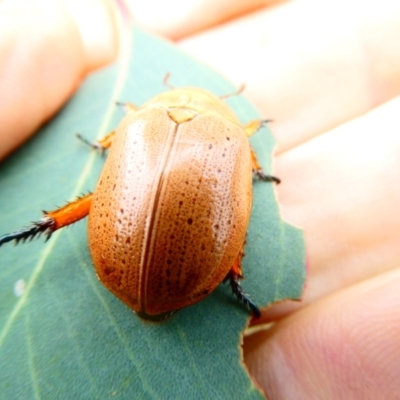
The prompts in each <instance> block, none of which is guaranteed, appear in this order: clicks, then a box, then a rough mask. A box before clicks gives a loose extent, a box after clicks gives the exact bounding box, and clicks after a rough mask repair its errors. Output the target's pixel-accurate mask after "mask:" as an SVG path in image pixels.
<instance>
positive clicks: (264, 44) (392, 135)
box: [0, 0, 400, 399]
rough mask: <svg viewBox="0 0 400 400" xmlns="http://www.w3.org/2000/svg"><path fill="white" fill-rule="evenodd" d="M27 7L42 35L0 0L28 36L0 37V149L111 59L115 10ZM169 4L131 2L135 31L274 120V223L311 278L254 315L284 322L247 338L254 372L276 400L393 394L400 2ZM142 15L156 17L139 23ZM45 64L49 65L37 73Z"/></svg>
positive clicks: (15, 28)
mask: <svg viewBox="0 0 400 400" xmlns="http://www.w3.org/2000/svg"><path fill="white" fill-rule="evenodd" d="M35 1H37V2H38V3H40V4H42V7H45V8H46V15H47V16H48V18H46V19H45V20H43V23H41V24H40V26H39V27H38V26H36V24H35V26H32V25H29V24H30V23H31V21H35V19H34V18H29V20H26V19H25V20H24V19H22V18H21V17H19V16H15V17H14V18H10V17H9V13H10V9H11V10H14V8H13V7H14V5H15V4H18V3H17V2H16V1H13V2H11V1H7V0H5V1H4V0H3V2H2V3H0V20H1V21H0V27H1V28H0V29H1V30H2V31H3V30H4V29H6V27H7V21H12V22H8V24H11V25H10V28H9V32H12V33H11V34H10V35H11V36H12V37H13V38H14V37H15V38H21V37H20V36H19V34H20V32H21V29H22V28H24V29H25V32H24V33H25V36H24V39H25V38H26V37H27V36H26V33H27V32H28V34H33V33H35V35H36V36H29V37H32V40H30V41H29V42H27V41H26V40H24V41H22V38H21V39H20V40H21V41H20V42H18V43H19V46H18V47H17V49H18V51H15V48H16V47H15V45H14V46H11V47H7V46H4V41H2V40H0V42H1V43H2V46H1V47H0V51H1V53H0V54H1V57H0V60H2V65H1V66H0V77H1V81H0V89H1V90H0V104H1V105H2V107H1V108H0V119H1V121H2V130H1V131H2V132H1V133H2V134H5V133H8V132H15V133H16V134H17V136H15V137H14V136H13V137H10V136H7V137H6V138H2V139H1V143H2V147H1V148H0V152H2V154H3V155H4V154H6V153H7V152H9V151H10V149H11V148H12V147H15V145H16V143H17V142H20V141H22V140H24V139H23V138H24V137H26V136H24V135H26V134H27V133H29V132H32V131H33V130H34V129H35V128H36V127H37V126H38V125H40V124H41V123H42V122H43V121H44V120H46V119H47V118H49V117H50V116H51V114H52V113H54V112H55V110H56V109H57V108H59V107H60V106H61V104H62V103H63V102H64V101H66V99H67V98H68V96H69V95H70V94H71V93H72V92H73V91H74V89H75V88H76V86H77V85H78V84H79V82H80V80H81V78H82V77H83V76H84V74H85V73H87V72H88V71H90V70H91V69H94V68H96V67H99V66H101V65H103V64H105V63H107V62H109V61H111V60H112V59H113V58H114V57H115V54H116V46H117V45H116V27H115V24H114V22H113V18H112V17H110V16H111V15H112V13H109V11H110V7H111V8H112V2H111V1H109V2H107V1H104V2H99V1H94V2H93V3H91V6H92V7H93V10H99V11H98V12H99V13H98V14H93V13H92V14H91V18H90V21H91V24H90V25H86V23H85V22H86V21H87V20H88V18H87V17H86V18H82V16H81V18H79V15H80V14H79V10H82V8H81V7H79V5H78V6H77V8H73V7H72V6H71V5H72V4H74V3H73V2H71V1H69V2H68V1H65V3H66V4H68V5H69V8H68V9H63V8H62V7H61V6H59V4H60V3H57V2H46V1H39V0H35ZM154 3H157V6H154ZM173 3H174V2H173V1H170V2H168V3H166V2H162V1H156V0H153V2H150V0H147V1H146V2H137V3H135V2H134V1H132V2H131V4H132V10H133V14H134V16H135V15H136V20H137V21H138V22H139V23H141V24H142V25H144V26H146V25H147V26H148V27H150V28H151V27H153V30H155V28H157V29H158V30H159V32H160V33H162V34H163V35H165V36H167V37H172V38H174V39H175V40H176V43H177V45H178V46H180V47H181V48H182V49H184V50H186V51H188V52H190V53H192V54H193V55H195V56H196V57H198V58H199V59H201V60H203V61H205V62H206V63H208V64H209V65H211V66H212V67H214V68H216V69H218V70H220V71H221V72H222V73H223V74H224V75H225V76H227V77H228V78H230V79H231V80H233V81H234V82H236V83H237V84H240V83H242V82H246V83H247V90H246V92H245V95H246V96H247V97H248V98H249V99H250V100H251V101H252V102H253V103H254V104H256V105H257V106H258V108H259V110H260V111H261V113H262V114H263V115H265V117H268V118H272V119H274V120H275V121H276V122H275V123H274V124H273V125H272V130H273V132H274V134H275V136H276V137H277V141H278V148H277V153H276V162H275V169H274V174H276V175H278V176H279V177H280V178H281V179H282V181H283V182H282V184H281V185H280V186H278V187H277V194H278V197H279V202H280V204H281V210H282V215H283V217H284V218H285V219H286V220H287V221H288V222H290V223H292V224H295V225H298V226H301V227H302V228H304V231H305V237H306V246H307V252H308V263H309V269H310V271H309V279H308V283H307V287H306V290H305V295H304V300H303V302H302V303H301V304H300V305H298V306H295V305H292V304H287V303H286V304H282V305H278V306H275V307H272V308H271V309H269V310H266V311H264V313H263V321H265V322H268V321H275V320H278V322H277V323H276V324H275V325H274V327H273V328H272V329H271V330H269V331H264V332H260V333H258V334H256V335H253V336H250V337H247V338H246V339H245V345H244V354H245V360H246V363H247V365H248V368H249V370H250V372H251V373H252V374H253V376H255V378H256V379H257V381H258V382H259V384H260V385H261V386H262V388H263V389H264V390H265V392H266V393H267V394H268V396H269V397H270V398H272V399H279V398H283V399H292V398H295V399H302V398H304V399H310V398H323V399H329V398H335V399H336V398H346V399H351V398H357V399H359V398H363V399H365V398H385V399H387V398H394V397H395V396H397V392H398V387H399V384H398V375H399V372H400V371H399V367H398V358H399V353H400V351H399V350H400V348H399V347H400V342H399V340H398V338H397V337H398V332H399V331H400V323H399V314H400V307H399V304H400V301H399V300H400V295H399V292H398V290H397V287H398V284H399V283H400V273H399V271H398V269H397V267H398V264H397V262H398V260H399V258H400V254H399V253H400V249H399V246H398V242H397V233H399V232H400V217H399V215H398V213H397V212H396V211H397V207H396V205H397V203H398V199H399V196H400V191H399V189H398V188H397V186H396V178H397V177H398V172H397V170H398V168H396V167H397V164H398V161H397V160H398V159H399V151H398V149H399V141H400V139H398V137H399V135H398V131H399V125H400V123H399V121H398V111H397V110H398V109H399V101H400V100H399V99H396V96H398V94H399V91H400V79H399V78H398V70H399V68H398V67H399V64H400V53H399V50H398V48H399V47H398V45H397V37H398V34H399V33H400V32H398V31H399V30H400V28H399V27H400V24H399V20H400V6H398V5H397V4H396V3H395V2H390V1H388V0H387V1H381V2H380V3H379V4H376V5H372V6H370V5H366V4H365V3H361V2H359V1H356V0H352V1H348V2H346V3H345V2H343V1H342V2H335V3H332V4H331V3H327V2H324V3H322V4H321V2H316V1H308V2H300V1H291V2H285V3H281V4H280V3H279V2H275V6H274V7H272V6H271V7H268V8H261V9H259V10H256V11H254V12H253V13H251V14H248V15H245V16H242V17H239V15H241V13H242V12H243V11H245V10H243V9H242V8H241V7H244V6H246V7H252V6H255V8H256V7H257V6H260V5H261V4H260V3H261V2H256V1H254V2H253V1H248V2H240V1H239V0H237V1H234V0H230V1H229V2H226V4H224V2H223V1H222V0H220V1H219V2H216V1H213V2H207V1H206V0H203V2H200V1H199V2H198V4H204V5H205V11H206V12H203V13H201V12H199V11H198V10H195V12H193V13H191V12H190V11H191V10H192V9H191V8H190V7H193V6H192V5H191V3H190V2H185V3H184V4H186V8H183V7H182V6H181V7H175V6H174V4H173ZM208 3H209V4H208ZM392 3H393V4H392ZM20 4H23V9H24V13H25V15H26V14H27V15H29V12H27V10H26V8H27V7H32V10H33V9H34V4H37V3H35V2H34V1H33V0H32V1H31V2H29V3H28V2H20ZM164 4H165V5H166V6H167V7H168V9H169V10H170V11H171V14H170V15H168V16H165V14H164V13H165V10H164V11H163V10H162V6H163V5H164ZM221 5H222V6H221ZM144 6H146V7H149V8H148V9H149V10H152V11H153V12H152V13H149V17H148V18H147V17H146V14H145V13H144V12H143V11H141V8H140V7H144ZM5 7H6V8H5ZM15 7H16V6H15ZM213 7H219V10H220V12H219V13H216V12H214V11H213ZM16 9H18V8H16ZM19 9H20V10H21V7H20V8H19ZM71 9H73V10H75V11H73V12H72V14H70V13H69V11H68V10H71ZM101 10H102V11H101ZM154 10H159V14H158V15H160V16H161V17H163V19H164V20H165V21H168V23H169V26H168V25H165V24H164V25H163V24H162V23H160V21H159V20H157V15H155V13H154ZM185 10H186V12H187V14H185ZM179 11H180V12H181V13H179ZM14 12H15V11H14ZM32 12H33V11H32ZM7 13H8V14H7ZM95 15H97V16H95ZM214 16H215V17H214ZM229 18H231V19H230V20H229V22H227V23H226V24H223V25H221V24H219V25H216V26H215V27H214V28H212V29H206V28H207V27H208V26H209V25H210V23H211V24H218V23H219V22H220V21H224V20H226V19H229ZM211 19H212V20H211ZM40 21H42V20H40ZM75 21H85V22H84V23H79V22H77V23H76V22H75ZM96 21H97V24H96V25H93V24H95V23H96ZM16 22H18V24H17V23H16ZM36 23H37V22H36ZM94 26H98V29H94ZM11 28H12V29H11ZM38 28H43V29H42V30H38ZM100 28H102V29H100ZM189 29H190V30H189ZM192 31H197V33H196V34H194V35H192V36H190V37H188V36H187V35H188V33H190V32H192ZM91 32H92V33H93V32H95V34H93V35H90V33H91ZM87 35H90V36H89V37H88V36H87ZM3 37H4V36H3ZM43 38H45V40H42V39H43ZM82 38H83V39H82ZM13 43H15V42H13ZM77 43H78V45H77ZM102 44H103V45H104V47H103V46H102ZM50 55H51V58H50ZM10 60H11V61H10ZM27 60H30V62H27ZM39 60H40V63H43V60H47V61H46V63H45V65H46V66H47V67H46V68H45V71H46V72H45V73H43V72H42V64H39ZM39 66H40V67H41V68H40V69H39ZM23 77H25V79H24V80H23V84H22V85H21V84H20V82H21V79H22V78H23ZM392 99H393V100H392ZM390 100H391V101H390ZM378 106H380V107H379V108H377V109H375V107H378ZM21 115H23V116H24V118H23V119H22V118H21ZM378 132H379V134H377V133H378ZM374 139H375V141H374ZM378 139H379V140H378Z"/></svg>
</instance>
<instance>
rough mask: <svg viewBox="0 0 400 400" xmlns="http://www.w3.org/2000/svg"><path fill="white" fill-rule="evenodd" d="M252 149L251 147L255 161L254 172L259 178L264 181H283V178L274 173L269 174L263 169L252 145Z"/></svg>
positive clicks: (253, 160) (252, 157) (252, 158)
mask: <svg viewBox="0 0 400 400" xmlns="http://www.w3.org/2000/svg"><path fill="white" fill-rule="evenodd" d="M250 149H251V161H252V163H253V174H254V175H255V176H257V178H258V179H260V180H262V181H264V182H275V183H281V180H280V179H279V178H277V177H276V176H273V175H267V174H266V173H265V172H264V171H263V169H262V167H261V165H260V164H259V163H258V160H257V154H256V152H255V151H254V150H253V149H252V148H251V147H250Z"/></svg>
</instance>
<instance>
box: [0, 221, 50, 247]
mask: <svg viewBox="0 0 400 400" xmlns="http://www.w3.org/2000/svg"><path fill="white" fill-rule="evenodd" d="M55 230H56V229H55V222H54V220H53V218H48V217H44V218H42V219H41V220H40V221H38V222H33V223H32V225H30V226H27V227H26V228H22V229H21V230H19V231H17V232H13V233H8V234H6V235H3V236H0V246H1V245H2V244H4V243H7V242H11V241H12V240H15V243H16V244H18V243H19V242H22V243H24V242H25V241H26V240H29V241H30V240H32V239H33V238H34V237H36V236H40V235H41V234H42V233H44V234H45V235H46V242H47V240H49V239H50V236H51V235H52V233H53V232H54V231H55Z"/></svg>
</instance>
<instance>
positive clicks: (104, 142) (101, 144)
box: [76, 131, 115, 154]
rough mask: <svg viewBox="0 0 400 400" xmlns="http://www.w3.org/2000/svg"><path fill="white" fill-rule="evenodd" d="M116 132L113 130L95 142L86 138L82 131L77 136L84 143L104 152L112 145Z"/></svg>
mask: <svg viewBox="0 0 400 400" xmlns="http://www.w3.org/2000/svg"><path fill="white" fill-rule="evenodd" d="M114 134H115V131H111V132H110V133H109V134H108V135H107V136H104V137H103V138H102V139H99V140H96V141H94V142H90V141H89V140H87V139H86V138H84V137H83V136H82V135H81V134H80V133H77V134H76V137H77V138H78V139H79V140H81V141H82V142H83V143H85V144H87V145H88V146H90V147H91V148H92V149H95V150H99V151H100V153H101V154H103V153H104V152H105V151H106V150H107V149H108V148H110V147H111V143H112V140H113V137H114Z"/></svg>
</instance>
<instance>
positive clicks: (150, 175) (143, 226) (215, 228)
mask: <svg viewBox="0 0 400 400" xmlns="http://www.w3.org/2000/svg"><path fill="white" fill-rule="evenodd" d="M126 108H127V109H128V112H127V115H126V116H125V117H124V118H123V119H122V121H121V122H120V124H119V126H118V127H117V129H116V130H115V132H112V133H111V134H110V135H108V136H107V137H105V138H104V139H103V140H100V141H98V142H95V143H93V144H91V145H92V146H93V147H96V148H99V149H101V150H105V149H107V148H110V151H109V155H108V157H107V160H106V162H105V165H104V168H103V171H102V173H101V176H100V179H99V182H98V184H97V187H96V189H95V191H94V192H93V193H90V194H88V195H86V196H83V197H81V198H79V199H77V200H75V201H73V202H71V203H69V204H67V205H66V206H64V207H62V208H59V209H56V210H54V211H50V212H45V213H44V216H43V218H42V219H41V220H40V221H38V222H35V223H33V224H32V225H30V226H28V227H26V228H23V229H22V230H20V231H17V232H14V233H11V234H7V235H4V236H2V237H0V246H1V245H2V244H4V243H6V242H9V241H12V240H15V241H16V242H18V241H25V240H26V239H32V238H33V237H35V236H37V235H40V234H41V233H43V234H45V235H47V238H49V237H50V236H51V234H52V233H53V232H54V231H55V230H57V229H60V228H62V227H64V226H67V225H70V224H72V223H74V222H76V221H78V220H80V219H82V218H84V217H86V216H89V224H88V236H89V247H90V252H91V256H92V260H93V264H94V267H95V269H96V273H97V275H98V277H99V279H100V281H101V282H102V283H103V284H104V285H105V286H106V287H107V288H108V289H109V290H110V291H111V292H112V293H114V294H115V295H116V296H117V297H118V298H119V299H120V300H122V301H123V302H124V303H125V304H127V305H128V306H129V307H131V308H132V309H133V310H134V311H136V312H137V313H138V314H139V316H141V317H143V318H148V319H155V320H157V319H162V318H164V317H165V316H167V315H169V314H171V313H172V312H174V311H176V310H179V309H180V308H183V307H186V306H189V305H191V304H194V303H196V302H198V301H200V300H202V299H203V298H204V297H205V296H207V295H208V294H210V293H211V292H212V291H213V290H214V289H215V288H216V287H217V286H218V285H219V284H220V283H221V282H222V281H224V280H229V281H230V284H231V286H232V290H233V292H234V294H235V295H236V296H237V297H238V298H239V299H240V300H241V301H242V302H243V303H245V304H247V305H248V306H249V307H250V308H251V310H252V311H253V314H254V315H255V316H259V315H260V311H259V309H258V307H257V306H256V305H255V304H254V303H253V302H252V301H251V300H250V299H249V297H247V296H246V295H245V294H244V293H243V291H242V288H241V286H240V284H239V279H240V278H242V271H241V259H242V257H243V247H244V243H245V238H246V231H247V227H248V223H249V217H250V211H251V204H252V179H253V176H256V177H258V178H259V179H260V180H263V181H269V182H277V183H279V180H278V179H277V178H275V177H273V176H270V175H266V174H264V172H263V171H262V169H261V168H260V166H259V164H258V162H257V158H256V156H255V153H254V151H253V150H252V148H251V147H250V144H249V141H248V136H250V135H251V134H253V133H254V132H256V131H257V130H258V129H259V127H260V126H261V125H262V123H263V121H261V120H257V121H252V122H250V123H249V124H247V125H245V126H242V125H241V123H240V122H239V120H238V118H237V117H236V115H235V113H234V112H233V111H232V110H231V109H230V108H229V107H228V106H227V105H226V104H225V103H224V102H223V101H222V100H221V98H218V97H216V96H214V95H213V94H211V93H209V92H208V91H206V90H203V89H200V88H180V89H172V90H170V91H167V92H165V93H162V94H160V95H158V96H156V97H154V98H153V99H151V100H150V101H148V102H147V103H145V104H144V105H143V106H141V107H139V108H136V107H134V106H133V105H126Z"/></svg>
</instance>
